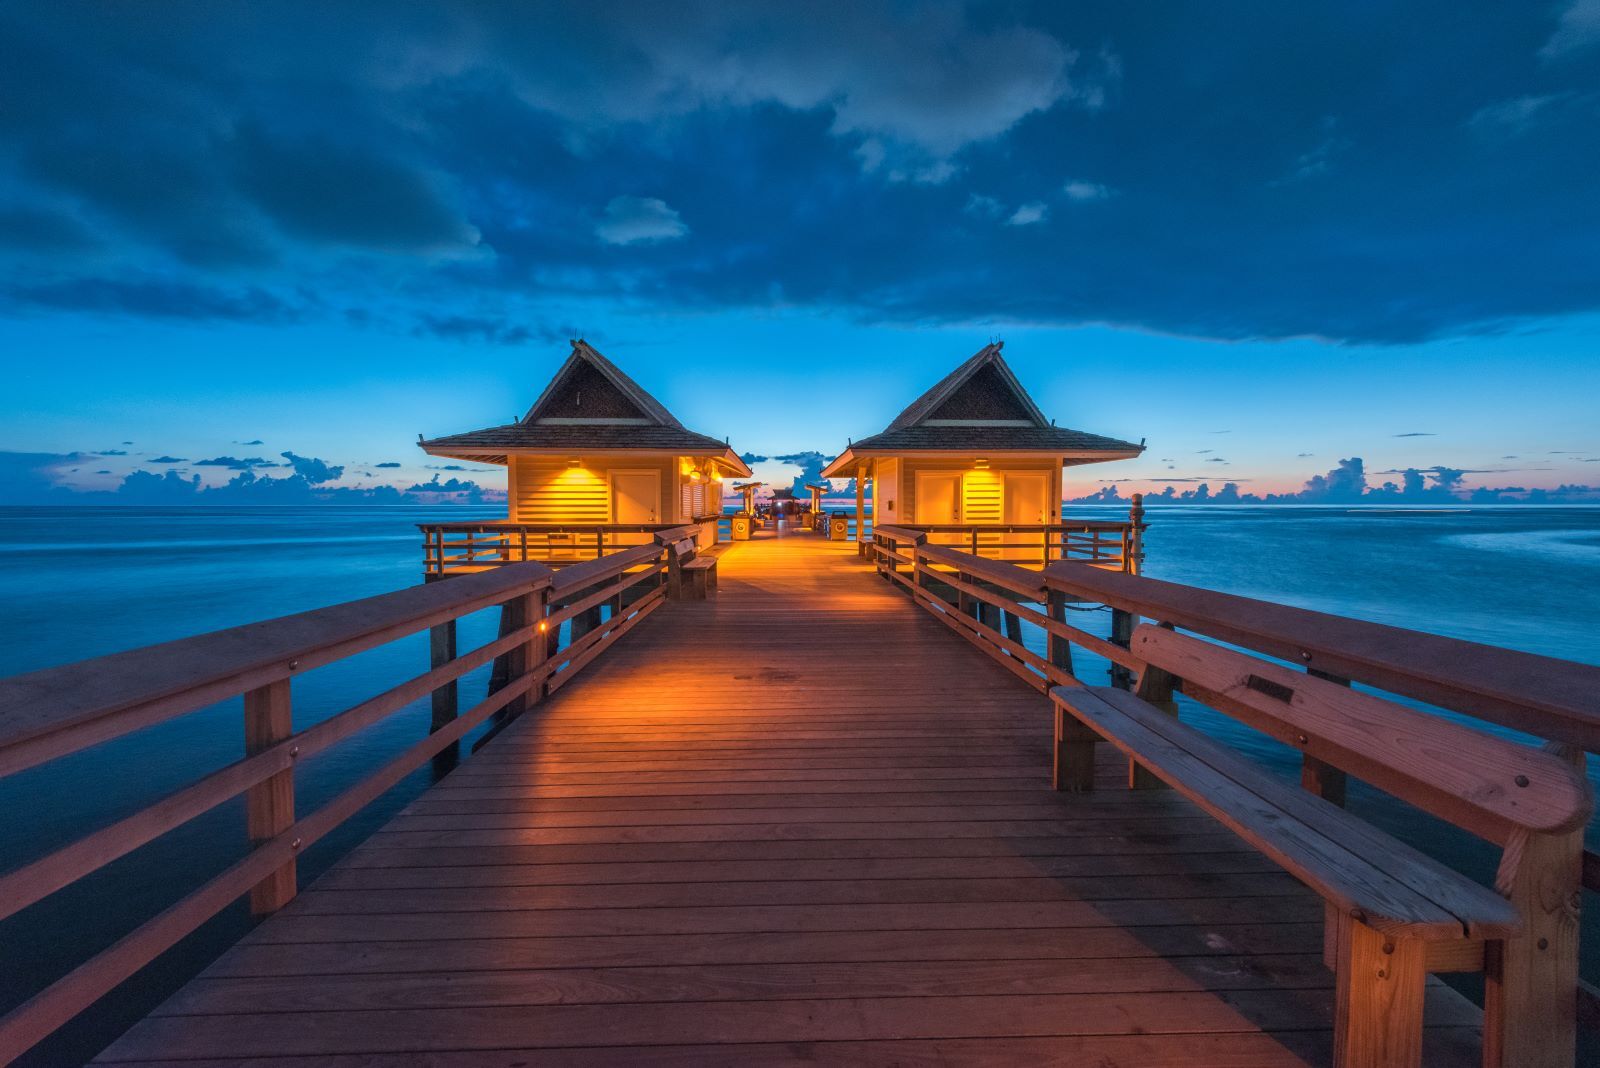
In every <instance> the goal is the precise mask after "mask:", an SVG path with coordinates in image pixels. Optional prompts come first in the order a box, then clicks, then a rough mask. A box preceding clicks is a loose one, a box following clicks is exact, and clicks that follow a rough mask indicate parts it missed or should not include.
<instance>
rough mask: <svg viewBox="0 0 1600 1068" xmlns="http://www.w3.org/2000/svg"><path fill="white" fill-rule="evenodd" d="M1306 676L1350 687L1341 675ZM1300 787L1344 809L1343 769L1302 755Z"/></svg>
mask: <svg viewBox="0 0 1600 1068" xmlns="http://www.w3.org/2000/svg"><path fill="white" fill-rule="evenodd" d="M1306 674H1307V675H1311V676H1314V677H1316V678H1319V679H1325V680H1327V681H1328V682H1332V683H1337V684H1338V685H1340V686H1349V685H1350V680H1349V679H1347V678H1343V677H1342V676H1339V675H1330V674H1328V672H1326V671H1318V670H1317V669H1316V668H1307V669H1306ZM1300 785H1301V786H1302V787H1304V788H1305V789H1306V790H1307V791H1308V792H1310V793H1313V794H1316V795H1317V796H1318V797H1320V798H1322V799H1323V800H1324V801H1329V802H1332V803H1333V804H1335V805H1338V806H1339V807H1340V808H1343V807H1344V801H1345V788H1346V778H1345V773H1344V771H1343V770H1342V769H1340V768H1336V767H1334V766H1333V765H1332V764H1328V763H1326V762H1324V761H1321V760H1318V759H1317V758H1316V757H1314V756H1309V755H1305V754H1302V755H1301V757H1300Z"/></svg>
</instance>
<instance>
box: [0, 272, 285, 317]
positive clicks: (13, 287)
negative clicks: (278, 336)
mask: <svg viewBox="0 0 1600 1068" xmlns="http://www.w3.org/2000/svg"><path fill="white" fill-rule="evenodd" d="M0 302H3V303H6V304H10V305H11V306H13V307H14V308H17V309H19V310H24V311H34V312H45V311H57V312H63V311H66V312H89V313H93V314H101V315H134V316H141V317H144V318H150V319H197V320H207V319H213V320H227V321H232V322H251V323H285V322H290V321H293V320H295V319H298V318H299V316H300V313H299V312H298V311H297V310H296V309H295V308H294V307H292V306H291V305H290V304H289V303H287V302H286V301H285V300H283V299H281V298H279V297H277V296H275V295H273V294H272V293H270V292H268V291H266V290H264V289H260V288H256V287H247V288H244V289H223V288H218V287H214V286H210V285H195V284H190V283H187V282H176V281H171V280H164V279H163V280H157V279H140V278H136V277H135V278H122V279H113V278H75V279H71V280H69V281H61V282H44V283H27V282H13V283H9V284H0Z"/></svg>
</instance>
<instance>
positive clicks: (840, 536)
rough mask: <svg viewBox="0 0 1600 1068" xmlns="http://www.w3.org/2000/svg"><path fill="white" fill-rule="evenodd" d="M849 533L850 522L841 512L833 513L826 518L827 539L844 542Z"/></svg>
mask: <svg viewBox="0 0 1600 1068" xmlns="http://www.w3.org/2000/svg"><path fill="white" fill-rule="evenodd" d="M849 533H850V520H849V518H848V517H846V516H845V515H844V513H843V512H835V513H833V515H831V516H829V517H828V537H829V538H830V539H831V540H833V541H844V540H845V539H846V537H847V536H848V535H849Z"/></svg>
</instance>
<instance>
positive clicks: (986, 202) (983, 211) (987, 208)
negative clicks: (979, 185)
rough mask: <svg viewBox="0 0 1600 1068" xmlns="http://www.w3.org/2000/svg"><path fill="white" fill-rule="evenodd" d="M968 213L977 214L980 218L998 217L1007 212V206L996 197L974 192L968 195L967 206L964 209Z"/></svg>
mask: <svg viewBox="0 0 1600 1068" xmlns="http://www.w3.org/2000/svg"><path fill="white" fill-rule="evenodd" d="M964 210H965V211H966V213H967V214H968V215H976V216H977V217H978V218H980V219H998V218H999V217H1000V216H1001V215H1003V214H1004V213H1005V210H1006V209H1005V206H1004V205H1003V204H1001V203H1000V202H999V201H998V200H996V199H995V198H994V197H986V196H984V195H983V194H982V193H973V194H972V195H971V196H969V197H967V206H966V208H965V209H964Z"/></svg>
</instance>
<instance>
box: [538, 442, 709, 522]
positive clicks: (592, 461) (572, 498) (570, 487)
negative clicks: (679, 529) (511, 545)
mask: <svg viewBox="0 0 1600 1068" xmlns="http://www.w3.org/2000/svg"><path fill="white" fill-rule="evenodd" d="M581 460H582V463H581V465H580V466H578V467H573V466H571V458H570V457H567V458H563V457H548V456H513V457H511V471H510V474H509V476H508V478H507V484H508V487H509V489H510V507H509V509H508V518H510V519H512V520H515V521H517V522H520V523H546V524H565V523H570V524H581V525H590V524H596V525H598V524H605V523H611V522H614V521H615V520H614V518H613V516H612V505H611V480H610V475H611V472H613V471H644V470H651V471H655V472H657V473H658V476H659V478H660V487H661V511H660V513H659V515H658V518H657V521H658V522H661V523H678V522H687V517H685V516H683V515H682V514H681V513H682V506H683V502H682V489H681V486H682V483H683V482H684V481H686V478H685V476H683V475H682V474H680V465H679V458H678V457H677V456H663V455H661V454H659V453H654V454H653V453H605V454H601V455H596V456H584V457H581Z"/></svg>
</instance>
